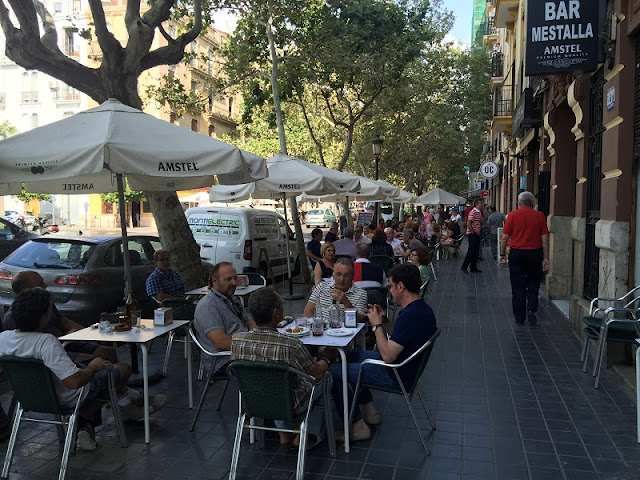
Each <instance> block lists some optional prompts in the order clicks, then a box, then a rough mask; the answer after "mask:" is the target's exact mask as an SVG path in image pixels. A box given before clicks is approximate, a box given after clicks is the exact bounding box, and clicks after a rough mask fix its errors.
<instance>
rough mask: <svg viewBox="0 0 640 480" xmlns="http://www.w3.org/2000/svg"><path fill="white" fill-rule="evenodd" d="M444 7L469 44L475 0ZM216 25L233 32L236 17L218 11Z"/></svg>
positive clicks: (456, 35) (449, 0) (454, 0)
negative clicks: (452, 16) (451, 15)
mask: <svg viewBox="0 0 640 480" xmlns="http://www.w3.org/2000/svg"><path fill="white" fill-rule="evenodd" d="M443 4H444V7H445V8H446V9H447V10H449V11H452V12H453V14H454V15H455V17H456V19H455V23H454V25H453V28H452V29H451V31H450V32H449V35H450V36H451V37H453V39H455V40H459V41H461V42H462V43H464V44H466V45H468V44H469V43H470V39H471V17H472V16H473V0H443ZM214 26H215V27H216V28H218V29H220V30H222V31H223V32H229V33H230V32H233V29H234V28H235V18H234V17H233V16H231V15H225V14H224V13H216V15H215V20H214Z"/></svg>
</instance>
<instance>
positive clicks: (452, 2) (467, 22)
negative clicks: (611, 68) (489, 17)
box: [443, 0, 473, 45]
mask: <svg viewBox="0 0 640 480" xmlns="http://www.w3.org/2000/svg"><path fill="white" fill-rule="evenodd" d="M443 4H444V7H445V8H446V9H447V10H449V11H452V12H453V14H454V15H455V17H456V18H455V23H454V24H453V28H452V29H451V31H450V32H449V35H450V36H451V37H453V38H454V39H455V40H459V41H461V42H462V43H464V44H466V45H468V44H469V43H470V42H471V17H472V16H473V1H472V0H444V1H443Z"/></svg>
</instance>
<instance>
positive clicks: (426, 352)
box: [403, 328, 441, 393]
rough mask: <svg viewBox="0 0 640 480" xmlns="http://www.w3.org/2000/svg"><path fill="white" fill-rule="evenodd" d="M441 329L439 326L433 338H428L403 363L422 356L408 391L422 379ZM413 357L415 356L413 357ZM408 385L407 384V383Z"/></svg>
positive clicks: (410, 391) (411, 390)
mask: <svg viewBox="0 0 640 480" xmlns="http://www.w3.org/2000/svg"><path fill="white" fill-rule="evenodd" d="M440 332H441V330H440V329H439V328H438V329H437V330H436V332H435V333H434V334H433V335H431V338H430V339H429V340H427V343H425V344H424V345H423V346H422V347H420V348H419V349H418V350H417V351H416V352H414V354H413V355H411V357H409V358H407V359H406V360H405V361H404V362H403V363H405V364H406V363H409V362H411V361H412V360H413V358H416V357H418V356H421V357H420V363H419V364H418V370H417V372H416V376H415V378H414V379H413V383H412V384H411V387H410V388H407V392H408V393H412V392H413V390H414V389H415V388H416V387H417V386H418V382H419V381H420V377H421V376H422V372H424V367H426V366H427V362H428V361H429V357H430V356H431V352H432V351H433V345H434V344H435V343H436V339H437V338H438V337H439V336H440ZM412 357H413V358H412ZM405 387H406V385H405Z"/></svg>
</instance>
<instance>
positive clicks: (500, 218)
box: [487, 205, 506, 260]
mask: <svg viewBox="0 0 640 480" xmlns="http://www.w3.org/2000/svg"><path fill="white" fill-rule="evenodd" d="M489 210H490V211H491V215H489V218H488V219H487V228H488V232H489V248H490V249H491V257H492V258H493V259H494V260H495V259H496V258H497V257H498V229H499V228H501V227H503V226H504V221H505V219H506V217H505V215H504V213H502V212H498V211H497V210H496V207H495V205H491V206H490V207H489Z"/></svg>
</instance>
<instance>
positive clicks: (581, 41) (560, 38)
mask: <svg viewBox="0 0 640 480" xmlns="http://www.w3.org/2000/svg"><path fill="white" fill-rule="evenodd" d="M599 12H600V2H599V1H597V0H548V1H544V2H542V1H529V2H527V56H526V65H525V75H527V76H530V75H554V74H558V73H567V72H576V71H579V72H593V71H595V70H596V68H597V67H598V53H599V48H598V45H599V43H600V42H599V41H598V35H599V33H600V27H599Z"/></svg>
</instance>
